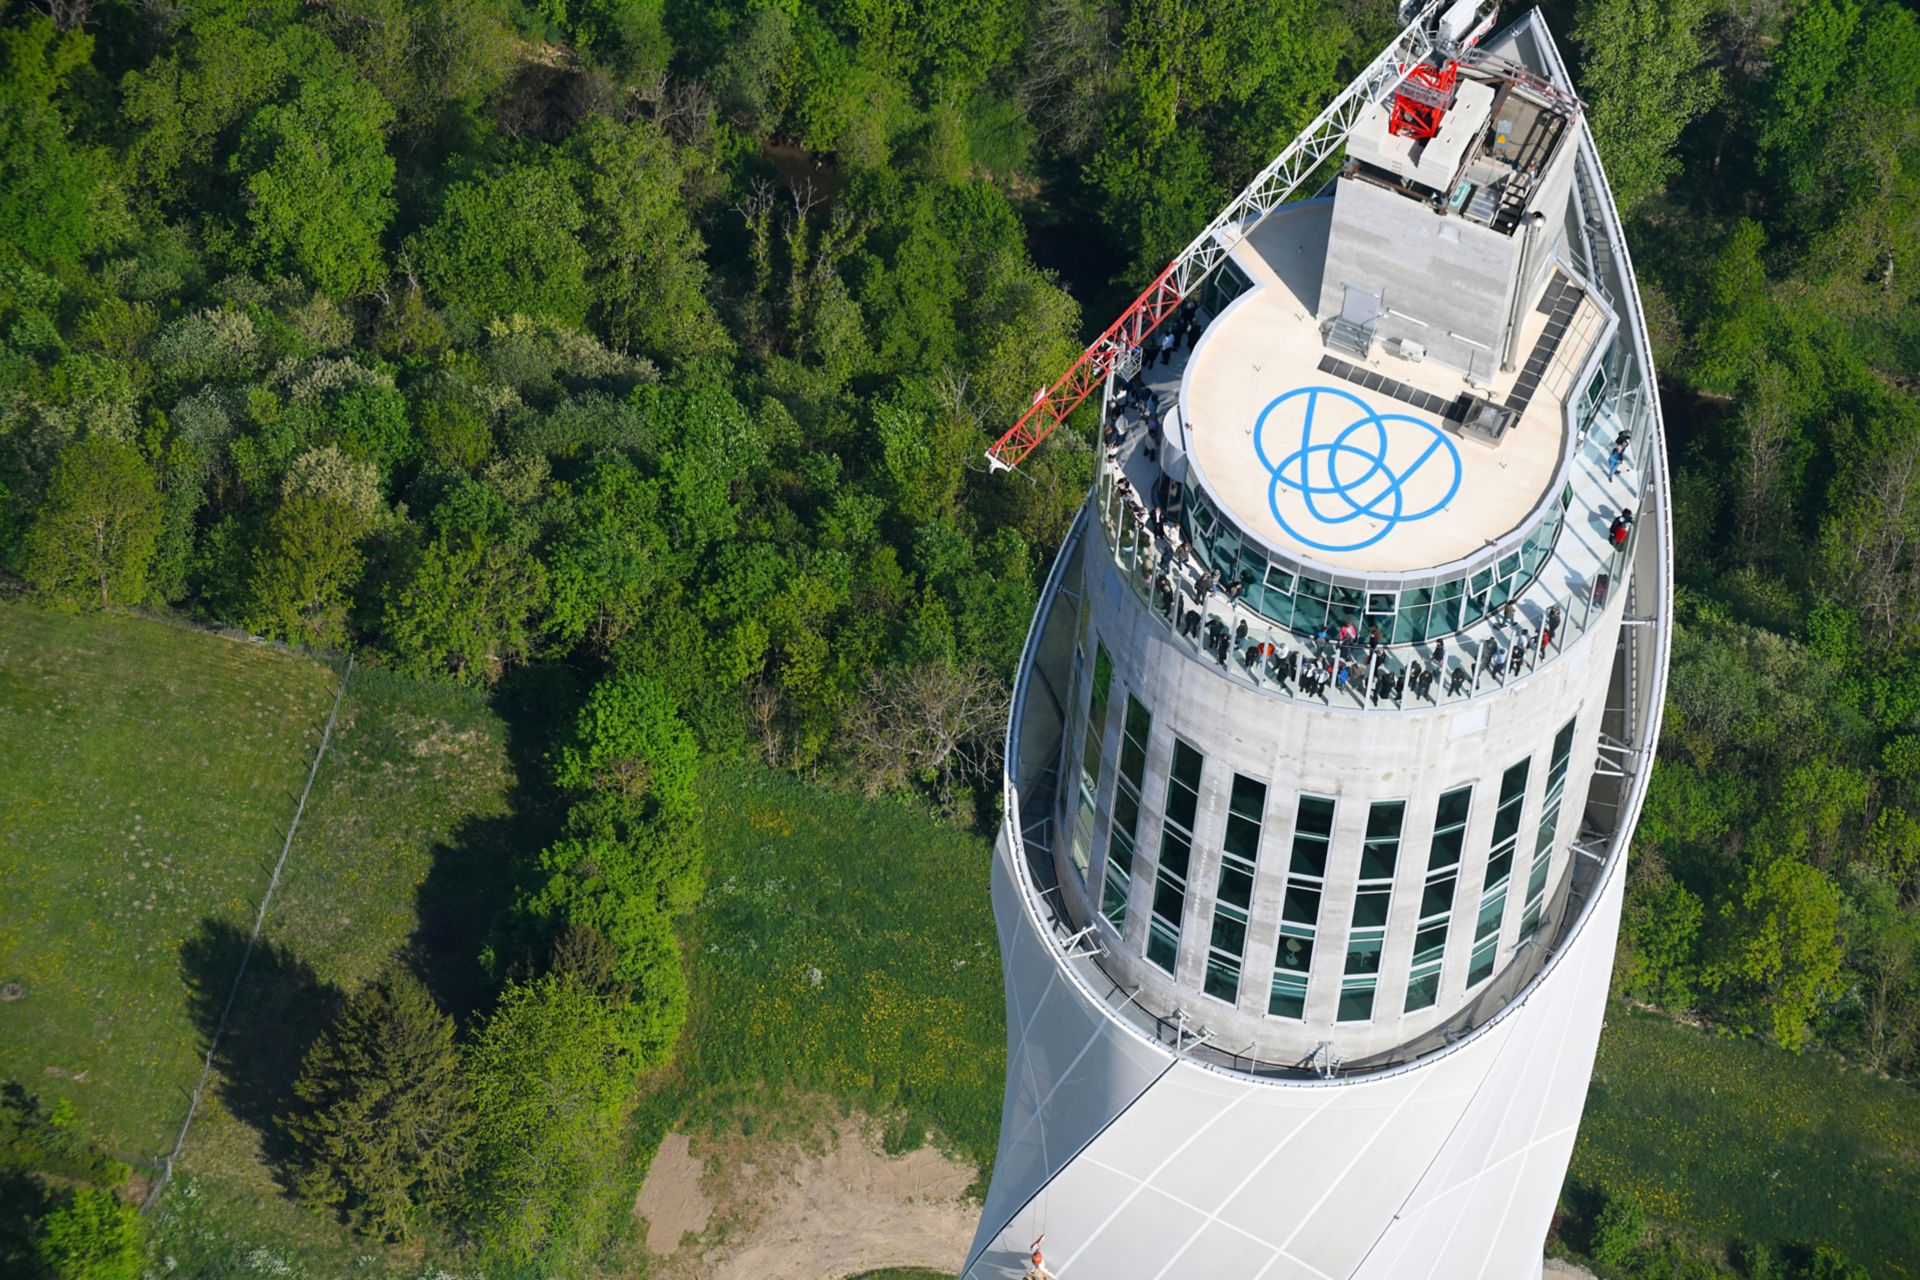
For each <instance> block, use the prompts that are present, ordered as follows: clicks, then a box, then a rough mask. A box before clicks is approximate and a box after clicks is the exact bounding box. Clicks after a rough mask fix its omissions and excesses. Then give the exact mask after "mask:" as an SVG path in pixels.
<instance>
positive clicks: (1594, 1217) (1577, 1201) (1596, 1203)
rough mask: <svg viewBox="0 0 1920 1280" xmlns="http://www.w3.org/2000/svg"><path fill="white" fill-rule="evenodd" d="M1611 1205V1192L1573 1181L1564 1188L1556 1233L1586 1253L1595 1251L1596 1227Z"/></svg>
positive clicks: (1561, 1190)
mask: <svg viewBox="0 0 1920 1280" xmlns="http://www.w3.org/2000/svg"><path fill="white" fill-rule="evenodd" d="M1606 1203H1607V1193H1606V1192H1605V1191H1603V1190H1601V1189H1600V1188H1599V1187H1598V1186H1595V1185H1594V1184H1593V1183H1590V1182H1574V1181H1572V1180H1569V1181H1568V1182H1567V1184H1566V1186H1564V1187H1562V1188H1561V1189H1560V1208H1561V1210H1562V1212H1561V1213H1560V1214H1559V1215H1558V1216H1557V1221H1556V1222H1555V1223H1554V1230H1555V1232H1557V1233H1558V1234H1559V1236H1560V1239H1561V1240H1563V1241H1565V1242H1566V1243H1567V1244H1569V1245H1572V1246H1573V1247H1574V1248H1576V1249H1578V1250H1580V1251H1581V1252H1582V1253H1591V1252H1593V1224H1594V1223H1595V1222H1596V1221H1598V1220H1599V1217H1600V1210H1601V1209H1602V1208H1603V1207H1605V1205H1606Z"/></svg>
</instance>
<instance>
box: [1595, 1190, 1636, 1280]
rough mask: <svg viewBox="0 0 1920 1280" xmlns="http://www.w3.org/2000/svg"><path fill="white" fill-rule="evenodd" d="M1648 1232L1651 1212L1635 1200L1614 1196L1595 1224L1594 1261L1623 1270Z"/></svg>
mask: <svg viewBox="0 0 1920 1280" xmlns="http://www.w3.org/2000/svg"><path fill="white" fill-rule="evenodd" d="M1646 1232H1647V1211H1646V1210H1645V1209H1644V1208H1642V1207H1641V1205H1640V1202H1639V1201H1638V1200H1636V1199H1634V1198H1633V1197H1632V1196H1610V1197H1608V1199H1607V1202H1606V1204H1604V1205H1602V1206H1601V1208H1600V1212H1599V1214H1598V1215H1596V1216H1595V1218H1594V1220H1593V1247H1592V1249H1591V1250H1590V1251H1589V1252H1591V1253H1592V1254H1593V1260H1594V1261H1595V1262H1598V1263H1601V1264H1603V1265H1606V1266H1612V1267H1617V1266H1621V1265H1622V1264H1624V1263H1625V1262H1627V1260H1628V1259H1630V1258H1631V1257H1633V1251H1634V1250H1635V1249H1637V1248H1639V1247H1640V1239H1641V1237H1642V1236H1644V1235H1645V1234H1646Z"/></svg>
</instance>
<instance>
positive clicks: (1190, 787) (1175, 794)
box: [1147, 738, 1202, 973]
mask: <svg viewBox="0 0 1920 1280" xmlns="http://www.w3.org/2000/svg"><path fill="white" fill-rule="evenodd" d="M1201 766H1202V758H1201V755H1200V753H1199V752H1198V751H1197V750H1195V749H1194V748H1193V747H1192V746H1191V745H1189V744H1188V743H1186V742H1184V741H1182V740H1181V739H1179V738H1175V739H1174V740H1173V759H1172V761H1171V764H1170V767H1169V768H1168V770H1167V805H1166V813H1165V815H1164V816H1163V817H1162V818H1161V821H1160V865H1159V866H1158V868H1157V869H1156V870H1155V872H1154V882H1153V914H1152V916H1151V917H1150V918H1149V919H1148V921H1147V959H1149V960H1151V961H1153V962H1154V963H1155V964H1157V965H1159V966H1160V967H1161V968H1162V969H1165V970H1166V971H1167V972H1168V973H1172V972H1173V971H1174V966H1175V965H1176V964H1177V963H1178V962H1179V959H1180V918H1181V915H1182V914H1183V913H1184V912H1185V910H1186V905H1187V867H1188V864H1189V863H1190V862H1191V861H1192V858H1193V819H1194V815H1195V814H1196V813H1198V812H1199V811H1200V770H1201Z"/></svg>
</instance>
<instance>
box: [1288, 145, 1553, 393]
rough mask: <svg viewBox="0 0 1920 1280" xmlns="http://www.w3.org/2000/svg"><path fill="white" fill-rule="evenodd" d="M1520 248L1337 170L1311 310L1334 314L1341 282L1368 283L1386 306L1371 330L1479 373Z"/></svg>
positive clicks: (1490, 360)
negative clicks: (1321, 267)
mask: <svg viewBox="0 0 1920 1280" xmlns="http://www.w3.org/2000/svg"><path fill="white" fill-rule="evenodd" d="M1519 256H1520V244H1519V240H1518V233H1516V235H1515V237H1513V238H1509V237H1507V236H1503V235H1501V234H1500V233H1499V232H1497V231H1494V230H1493V229H1492V228H1490V227H1483V226H1480V225H1478V224H1476V223H1472V222H1468V221H1466V220H1465V219H1464V218H1455V217H1446V216H1442V215H1440V214H1437V213H1435V212H1434V211H1433V210H1432V209H1431V208H1430V207H1428V206H1427V205H1426V204H1423V203H1422V202H1420V201H1418V200H1413V199H1410V198H1408V197H1407V196H1404V195H1401V194H1399V193H1398V192H1394V191H1388V190H1386V189H1385V188H1383V187H1378V186H1375V185H1373V184H1372V183H1370V182H1363V181H1359V180H1357V179H1354V178H1341V179H1340V180H1339V183H1338V184H1337V186H1336V189H1335V195H1334V203H1333V227H1332V231H1331V233H1330V234H1329V236H1328V238H1327V263H1326V269H1325V271H1324V273H1323V274H1322V275H1321V278H1320V305H1319V308H1318V310H1317V311H1316V312H1315V314H1316V315H1317V316H1318V317H1319V318H1320V319H1321V320H1326V319H1328V318H1330V317H1332V316H1336V315H1338V314H1340V304H1341V300H1342V298H1343V297H1344V295H1345V286H1346V285H1349V284H1352V285H1357V286H1359V287H1360V288H1363V289H1369V290H1372V291H1373V292H1375V293H1378V294H1380V295H1381V298H1382V306H1383V307H1384V308H1385V309H1386V313H1383V314H1382V315H1381V317H1380V323H1379V327H1378V328H1377V329H1376V331H1375V334H1376V337H1378V338H1379V339H1380V340H1382V341H1384V340H1386V339H1389V338H1405V339H1407V340H1408V341H1410V342H1417V343H1420V344H1421V345H1423V346H1424V347H1426V349H1427V359H1429V360H1437V361H1439V362H1440V363H1442V364H1444V365H1447V366H1448V367H1450V368H1454V369H1459V370H1461V371H1463V372H1471V373H1472V374H1474V375H1475V376H1476V377H1486V376H1489V375H1490V374H1491V372H1492V371H1493V370H1494V369H1495V368H1496V367H1497V365H1498V362H1499V359H1500V350H1501V346H1502V343H1503V341H1504V339H1505V336H1506V329H1507V318H1508V313H1509V308H1510V305H1511V302H1512V297H1513V288H1514V282H1515V278H1516V273H1517V272H1518V269H1519ZM1391 312H1398V313H1400V314H1399V315H1394V314H1388V313H1391ZM1409 316H1410V317H1413V319H1411V320H1409V319H1405V318H1403V317H1409ZM1476 344H1477V345H1476Z"/></svg>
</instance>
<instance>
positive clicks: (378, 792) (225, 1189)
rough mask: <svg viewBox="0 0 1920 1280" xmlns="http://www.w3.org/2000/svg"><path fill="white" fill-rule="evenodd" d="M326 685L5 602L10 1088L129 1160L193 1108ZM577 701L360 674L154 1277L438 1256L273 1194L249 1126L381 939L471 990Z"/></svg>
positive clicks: (257, 655) (532, 688)
mask: <svg viewBox="0 0 1920 1280" xmlns="http://www.w3.org/2000/svg"><path fill="white" fill-rule="evenodd" d="M338 683H339V672H338V671H337V670H335V669H332V668H330V667H328V666H327V665H325V664H323V663H320V662H317V661H314V660H312V659H309V658H305V657H300V656H297V655H293V654H289V653H287V652H284V651H281V650H278V649H274V648H270V647H267V646H263V645H258V644H250V643H247V642H243V641H235V640H230V639H226V638H222V637H219V636H215V635H209V634H206V633H202V632H197V631H193V630H189V629H184V628H181V627H177V626H172V625H168V624H164V623H160V622H154V621H149V620H146V619H139V618H128V617H117V618H104V617H100V616H98V615H74V614H57V613H48V612H43V611H41V610H39V609H35V608H31V607H28V606H24V605H18V604H6V605H0V734H4V735H5V736H4V739H0V740H4V741H6V742H8V743H9V749H8V750H7V751H5V752H0V876H4V879H5V882H6V884H7V885H8V892H7V893H6V894H5V895H4V896H0V980H4V981H12V982H18V983H19V984H21V986H22V987H23V988H24V990H25V998H24V999H21V1000H18V1001H14V1002H12V1003H9V1004H5V1005H0V1028H4V1033H0V1077H3V1078H10V1079H16V1080H19V1081H21V1082H22V1083H23V1084H25V1085H26V1087H27V1088H29V1089H30V1090H32V1091H34V1092H37V1093H39V1094H40V1095H41V1096H42V1097H43V1099H45V1100H46V1101H47V1102H48V1103H49V1104H51V1103H52V1102H53V1101H54V1100H56V1099H61V1098H65V1099H69V1100H71V1101H72V1102H73V1104H74V1106H75V1108H76V1109H77V1113H78V1118H79V1122H80V1123H81V1124H82V1125H83V1126H85V1129H86V1131H87V1133H88V1134H89V1135H90V1136H91V1137H92V1138H93V1139H94V1140H95V1141H96V1142H98V1143H100V1144H101V1145H102V1146H104V1147H105V1148H106V1149H107V1150H108V1151H110V1152H111V1153H113V1154H114V1155H116V1156H119V1157H120V1158H122V1159H124V1160H126V1161H127V1162H128V1163H129V1164H132V1165H133V1166H134V1167H135V1168H136V1169H137V1170H140V1171H143V1172H144V1171H147V1170H150V1169H151V1167H152V1166H151V1164H150V1162H151V1160H152V1158H153V1157H154V1156H156V1155H157V1154H159V1153H161V1152H164V1151H165V1150H166V1149H167V1148H168V1147H169V1146H170V1145H171V1143H172V1140H173V1135H174V1133H175V1132H176V1131H177V1129H178V1126H179V1124H180V1120H181V1117H182V1116H183V1115H184V1113H185V1109H186V1104H187V1093H188V1090H189V1089H190V1088H191V1087H192V1084H193V1082H194V1080H195V1079H196V1078H197V1075H198V1072H199V1066H200V1055H201V1054H202V1053H204V1051H205V1047H206V1036H207V1033H208V1032H209V1030H210V1029H211V1027H212V1025H213V1023H214V1021H216V1020H217V1018H218V1013H219V1008H220V1006H221V1005H222V1004H223V1003H224V1002H225V1000H226V995H227V989H228V985H229V984H230V982H231V980H232V975H233V972H234V967H235V965H236V964H237V963H238V960H239V953H240V950H241V949H242V948H243V947H244V945H245V938H246V930H247V929H248V928H249V927H250V926H251V924H252V920H253V914H254V911H255V909H256V907H257V905H258V902H259V898H260V894H261V892H262V891H263V890H264V889H265V887H266V882H267V877H268V875H269V873H270V871H271V868H272V864H273V860H274V858H275V857H276V856H277V855H278V854H279V851H280V845H281V842H282V840H283V839H284V838H285V834H286V827H287V823H288V821H289V819H291V817H292V816H293V810H294V805H295V803H296V800H297V798H298V794H299V790H300V787H301V786H302V785H303V784H304V783H305V780H306V773H307V769H308V767H309V766H310V764H311V762H312V755H313V751H314V749H315V748H316V747H317V746H318V743H319V738H320V733H321V729H322V726H323V724H324V723H325V719H326V714H327V710H328V707H329V706H330V704H331V702H332V698H333V693H334V691H335V689H336V688H337V687H338ZM570 687H571V686H570V684H569V683H567V682H566V681H565V679H564V678H563V679H562V680H561V681H560V683H559V687H557V688H556V687H554V681H553V680H552V678H551V675H550V674H549V675H541V674H540V673H529V675H528V676H527V677H526V678H525V679H523V680H522V681H520V682H518V683H516V684H513V685H510V686H509V687H508V688H507V689H505V690H502V691H500V692H499V693H498V694H497V695H496V696H495V697H494V698H493V699H492V700H491V701H490V700H489V699H487V698H486V697H484V696H482V695H480V694H478V693H475V692H473V691H468V690H460V689H455V688H452V687H448V686H443V685H437V684H423V683H419V682H414V681H408V680H403V679H399V678H397V677H394V676H391V675H389V674H386V673H384V672H381V671H377V670H369V669H366V668H364V667H363V668H359V669H357V670H356V671H355V672H354V674H353V676H352V679H351V681H350V683H349V685H348V689H347V692H346V695H345V697H344V698H343V699H342V702H341V707H340V713H339V719H338V722H337V724H336V725H335V728H334V736H333V740H332V743H331V746H330V747H329V749H328V752H327V755H326V757H325V759H324V760H323V761H322V763H321V766H320V770H319V773H318V775H317V776H316V778H315V781H314V787H313V793H312V796H311V797H310V798H309V800H308V803H307V810H306V814H305V817H304V818H303V819H302V821H301V824H300V829H299V832H298V834H297V836H296V838H295V840H294V844H293V849H292V851H291V854H290V856H289V858H288V861H287V866H286V870H285V872H284V874H283V876H282V879H281V883H280V886H279V889H278V891H277V892H276V894H275V896H274V901H273V905H272V908H271V909H270V910H269V912H268V914H267V918H266V922H265V926H264V928H263V929H262V932H261V939H260V943H259V945H258V947H257V948H256V950H255V952H254V955H253V958H252V961H251V963H250V965H249V969H248V974H247V980H246V982H245V983H244V984H243V986H242V988H241V993H240V997H239V999H238V1000H237V1002H236V1004H235V1008H234V1012H233V1016H232V1020H231V1021H230V1023H229V1026H228V1029H227V1033H226V1035H225V1036H224V1037H223V1039H222V1047H221V1050H220V1052H219V1054H218V1055H217V1057H216V1061H215V1076H214V1080H213V1082H212V1087H211V1089H210V1090H209V1093H208V1096H207V1098H206V1100H205V1101H204V1102H203V1104H202V1106H201V1108H200V1111H199V1113H198V1115H197V1117H196V1119H195V1121H194V1125H193V1130H192V1133H191V1134H190V1136H189V1137H188V1140H187V1143H186V1148H185V1151H184V1153H183V1155H182V1158H181V1160H180V1162H179V1166H178V1173H177V1176H176V1179H175V1182H174V1184H173V1186H172V1187H170V1188H169V1190H168V1192H167V1194H166V1196H165V1197H164V1198H163V1199H162V1201H161V1203H160V1207H159V1210H158V1212H157V1214H156V1215H155V1217H154V1221H153V1238H154V1253H155V1256H156V1258H159V1259H169V1258H170V1259H172V1261H173V1263H174V1265H175V1267H176V1268H185V1272H184V1273H185V1274H191V1275H194V1276H196V1277H209V1278H212V1277H224V1276H233V1277H245V1276H281V1277H300V1276H312V1277H316V1278H317V1277H321V1276H331V1275H338V1274H345V1273H346V1271H347V1270H349V1269H351V1270H353V1271H354V1272H355V1273H356V1274H372V1275H395V1276H401V1275H404V1276H414V1275H418V1274H419V1273H420V1270H421V1266H422V1258H423V1257H426V1256H431V1255H432V1254H433V1253H434V1252H435V1250H434V1249H433V1248H432V1244H431V1242H429V1245H428V1247H427V1249H426V1252H425V1253H423V1252H422V1251H421V1250H420V1249H418V1248H416V1249H413V1250H406V1251H390V1250H384V1249H380V1248H377V1247H374V1246H370V1245H368V1244H366V1243H365V1242H364V1241H360V1240H357V1239H355V1238H354V1237H352V1236H351V1235H350V1234H348V1233H347V1232H345V1231H343V1230H341V1229H340V1228H338V1227H337V1226H336V1225H335V1224H334V1223H332V1222H331V1221H329V1220H326V1219H323V1218H320V1217H318V1216H315V1215H313V1214H310V1213H307V1212H306V1211H305V1210H303V1209H300V1208H299V1207H297V1206H296V1205H294V1204H293V1203H292V1202H291V1201H289V1200H287V1199H285V1198H284V1197H283V1196H282V1195H281V1194H280V1192H279V1186H278V1182H277V1178H276V1172H275V1170H276V1164H275V1160H276V1156H277V1153H276V1152H275V1151H274V1150H272V1149H271V1146H270V1144H269V1142H268V1140H267V1139H266V1138H265V1137H264V1136H263V1135H264V1134H265V1132H267V1125H266V1122H267V1121H268V1120H269V1119H270V1118H271V1117H272V1116H273V1115H274V1114H276V1113H277V1112H278V1111H279V1110H280V1109H281V1108H283V1107H284V1106H285V1105H286V1102H287V1099H288V1097H289V1094H288V1090H289V1089H290V1087H291V1083H292V1079H293V1074H294V1072H295V1070H296V1068H297V1066H298V1063H299V1060H300V1056H301V1055H302V1054H303V1053H304V1051H305V1049H306V1046H307V1044H308V1043H309V1042H310V1040H311V1037H312V1035H313V1034H314V1032H315V1031H316V1030H317V1029H318V1028H319V1027H320V1026H321V1025H323V1023H324V1021H325V1019H326V1017H327V1016H328V1015H329V1014H330V1012H331V1009H332V1007H333V1005H334V1003H335V1002H337V1001H338V1000H339V999H340V997H341V996H342V995H343V994H344V993H345V992H346V991H348V990H350V989H351V988H352V987H353V986H355V985H356V984H358V983H359V982H360V981H362V980H363V979H365V978H366V977H368V976H370V975H371V974H372V973H373V971H374V970H376V969H377V968H378V967H379V966H380V965H381V964H382V963H384V961H385V960H386V958H387V957H388V956H389V955H391V954H393V953H394V952H395V951H396V949H400V948H405V949H407V950H408V952H409V953H410V954H411V955H412V957H413V958H414V962H415V963H416V965H417V967H418V968H419V969H420V970H421V972H422V973H423V974H424V975H425V976H426V978H427V980H428V982H429V985H430V986H432V987H433V988H434V990H435V992H436V994H437V995H438V996H439V997H440V998H441V999H442V1001H443V1002H445V1003H446V1004H447V1005H448V1007H449V1008H452V1009H455V1010H457V1011H462V1012H464V1011H469V1010H471V1009H472V1008H474V1007H475V1006H476V1005H477V1004H478V1003H479V1002H480V1001H481V1000H483V999H484V992H485V991H486V990H487V989H488V988H489V979H488V978H487V975H486V974H485V973H484V971H483V970H482V968H481V966H480V964H479V959H480V954H481V948H482V946H483V945H484V935H485V932H486V929H487V928H488V926H489V925H490V923H491V921H492V919H493V918H494V915H495V913H496V912H497V911H498V910H499V909H500V908H501V907H502V906H504V905H505V903H506V901H507V899H508V896H509V895H510V887H509V885H508V881H509V879H510V872H509V867H510V866H511V864H512V863H513V861H514V860H515V858H517V857H518V856H521V855H522V854H524V851H525V850H526V849H528V848H537V847H538V846H539V843H541V842H544V840H545V839H546V838H547V837H548V834H549V831H548V826H547V822H548V818H547V808H546V806H545V803H544V801H545V797H544V794H543V793H542V792H540V790H539V789H538V787H537V786H536V787H535V788H533V789H532V790H531V791H529V790H527V789H523V788H521V787H519V786H518V785H517V784H516V779H517V778H519V777H522V776H527V777H538V776H539V775H540V770H539V769H538V768H523V767H522V766H523V765H526V764H528V762H529V759H532V760H537V759H538V757H540V756H541V755H542V754H543V753H544V751H545V749H546V745H547V740H546V738H545V736H544V735H545V727H544V726H545V725H546V724H548V723H549V722H562V721H563V720H564V714H565V707H566V705H567V698H568V697H569V696H570ZM555 706H558V707H559V708H561V710H560V711H559V712H557V713H556V712H554V711H553V708H554V707H555ZM500 708H505V709H506V715H505V716H503V714H502V712H501V710H500ZM516 715H517V718H516V719H514V721H513V723H512V724H510V723H509V717H515V716H516Z"/></svg>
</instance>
